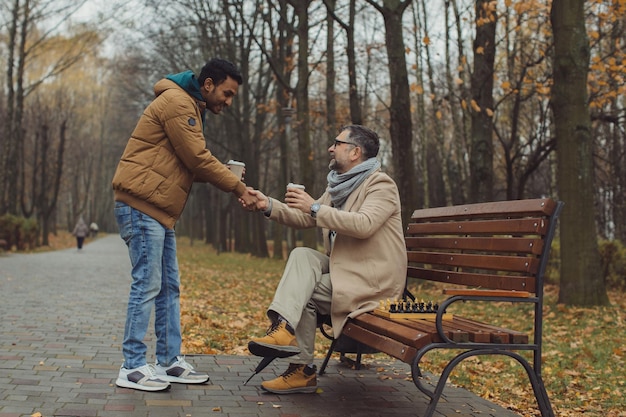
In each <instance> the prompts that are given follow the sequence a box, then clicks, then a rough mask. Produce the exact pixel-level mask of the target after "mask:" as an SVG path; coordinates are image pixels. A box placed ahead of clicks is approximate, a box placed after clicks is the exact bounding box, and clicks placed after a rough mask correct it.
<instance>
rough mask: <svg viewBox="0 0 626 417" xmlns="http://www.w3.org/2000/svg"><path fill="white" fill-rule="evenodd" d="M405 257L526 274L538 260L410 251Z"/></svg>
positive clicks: (453, 265)
mask: <svg viewBox="0 0 626 417" xmlns="http://www.w3.org/2000/svg"><path fill="white" fill-rule="evenodd" d="M407 257H408V261H409V262H417V263H423V264H431V265H445V266H447V267H459V268H480V269H488V270H493V271H509V272H523V273H526V274H534V273H536V272H537V270H538V268H539V260H538V259H537V258H530V257H528V256H504V255H486V254H465V253H442V252H415V251H410V252H407Z"/></svg>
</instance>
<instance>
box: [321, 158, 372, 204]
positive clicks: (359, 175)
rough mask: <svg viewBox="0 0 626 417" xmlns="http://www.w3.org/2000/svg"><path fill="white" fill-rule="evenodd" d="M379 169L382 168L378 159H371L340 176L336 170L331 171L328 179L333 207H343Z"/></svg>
mask: <svg viewBox="0 0 626 417" xmlns="http://www.w3.org/2000/svg"><path fill="white" fill-rule="evenodd" d="M378 168H380V162H378V159H376V158H369V159H368V160H367V161H363V162H361V163H360V164H359V165H357V166H355V167H354V168H352V169H351V170H350V171H348V172H344V173H343V174H338V173H337V171H334V170H333V171H330V172H329V173H328V176H327V178H326V179H327V180H328V194H330V199H331V201H332V202H333V205H334V206H335V207H342V206H343V205H344V203H345V202H346V200H347V199H348V197H349V196H350V194H352V191H354V190H355V189H356V188H357V187H358V186H359V185H361V183H362V182H363V181H365V178H367V177H369V176H370V174H371V173H372V172H374V171H376V170H377V169H378Z"/></svg>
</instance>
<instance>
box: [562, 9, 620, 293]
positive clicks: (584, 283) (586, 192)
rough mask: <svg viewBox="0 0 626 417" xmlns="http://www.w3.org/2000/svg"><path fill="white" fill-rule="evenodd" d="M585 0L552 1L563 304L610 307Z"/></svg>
mask: <svg viewBox="0 0 626 417" xmlns="http://www.w3.org/2000/svg"><path fill="white" fill-rule="evenodd" d="M584 3H585V1H584V0H554V1H553V2H552V10H551V15H550V18H551V22H552V29H553V34H554V65H553V66H554V86H553V89H552V103H551V104H552V111H553V113H554V123H555V131H556V138H557V149H558V151H557V167H558V172H557V183H558V187H559V194H560V198H561V200H563V201H564V202H565V204H566V206H565V210H563V214H562V216H561V223H560V241H561V288H560V291H559V302H561V303H565V304H568V305H572V304H574V305H606V304H608V296H607V293H606V288H605V284H604V277H602V276H601V275H600V271H601V268H600V256H599V252H598V241H597V234H596V224H595V220H594V206H593V195H594V189H593V179H594V178H593V177H594V175H593V153H592V148H593V146H592V145H593V138H592V137H591V120H590V116H589V107H588V104H587V98H588V97H587V73H588V70H589V42H588V39H587V33H586V30H585V14H584Z"/></svg>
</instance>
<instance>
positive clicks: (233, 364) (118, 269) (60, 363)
mask: <svg viewBox="0 0 626 417" xmlns="http://www.w3.org/2000/svg"><path fill="white" fill-rule="evenodd" d="M129 268H130V267H129V261H128V255H127V252H126V247H125V245H124V244H123V242H122V241H121V239H120V238H119V237H118V236H117V235H109V236H106V237H103V238H101V239H98V240H96V241H95V242H92V243H90V244H89V245H87V246H86V247H85V248H84V249H83V251H82V252H80V253H79V252H78V251H77V250H76V249H69V250H63V251H57V252H47V253H40V254H0V317H1V320H0V417H21V416H31V415H33V416H38V415H39V414H37V413H40V415H41V416H43V417H53V416H81V417H82V416H85V417H89V416H96V417H103V416H122V417H124V416H129V417H131V416H132V417H139V416H147V417H161V416H163V417H166V416H167V417H195V416H216V417H217V416H237V417H245V416H264V417H265V416H268V417H269V416H277V417H279V416H280V417H318V416H329V417H335V416H337V417H339V416H341V417H346V416H352V417H376V416H379V417H383V416H390V417H391V416H393V417H397V416H420V415H423V412H424V411H425V409H426V406H427V398H426V396H425V395H423V394H422V393H420V392H419V391H418V390H417V389H416V388H415V386H414V385H413V383H412V382H410V381H407V380H405V377H406V376H407V373H408V372H409V369H408V367H407V366H406V365H405V364H403V363H401V362H394V361H391V360H390V361H389V362H384V363H381V364H380V366H383V367H385V369H386V371H387V372H386V374H388V375H391V376H392V377H391V378H389V379H380V378H379V377H380V373H379V372H376V371H374V370H363V371H353V370H350V369H349V368H347V367H345V366H343V365H341V364H340V363H339V362H338V361H337V360H336V359H335V360H333V361H331V363H330V365H329V367H328V369H327V374H326V375H324V376H322V377H320V378H319V379H318V386H319V387H320V390H318V391H321V392H318V393H317V394H297V395H284V396H279V395H273V394H264V393H263V392H262V390H261V389H260V388H259V383H260V381H262V380H264V379H271V378H273V377H274V375H276V374H280V373H281V372H282V370H283V369H282V368H283V367H281V366H275V365H273V364H272V365H270V366H269V367H267V368H266V369H265V370H264V371H263V372H261V373H260V374H259V375H257V376H255V377H254V378H253V379H252V380H251V381H250V382H249V383H248V385H245V386H244V385H243V382H244V381H245V380H246V379H247V378H248V377H249V376H250V375H251V374H252V370H253V369H254V367H255V366H256V364H257V362H258V360H257V358H256V357H250V356H224V355H218V356H212V355H199V356H188V357H187V360H188V361H189V362H191V363H193V364H194V365H195V366H196V368H198V369H200V370H204V371H208V372H209V374H210V376H211V383H210V384H207V385H200V386H194V385H178V384H174V385H173V386H172V389H171V390H170V391H168V392H162V393H146V392H140V391H134V390H129V389H121V388H118V387H116V386H115V385H114V381H115V378H116V377H117V371H118V369H119V366H120V365H121V363H122V355H121V350H120V340H121V337H122V333H123V322H124V314H125V309H126V301H127V296H128V285H129ZM152 337H153V336H152ZM150 345H154V343H150ZM153 348H154V347H153V346H152V349H153ZM148 354H149V356H150V358H149V360H152V361H153V360H154V352H153V350H149V351H148ZM376 366H378V365H376ZM394 375H395V376H394ZM437 412H438V413H440V414H436V415H438V416H439V417H441V416H447V417H451V416H455V417H459V416H481V417H484V416H497V417H516V416H517V417H519V416H518V415H517V414H514V413H512V412H510V411H508V410H505V409H503V408H501V407H498V406H496V405H494V404H493V403H490V402H488V401H486V400H484V399H482V398H480V397H477V396H475V395H473V394H471V393H469V392H468V391H466V390H463V389H458V388H454V387H449V388H447V390H446V392H445V398H442V399H441V401H440V404H439V406H438V411H437Z"/></svg>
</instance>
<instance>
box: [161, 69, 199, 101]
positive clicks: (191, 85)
mask: <svg viewBox="0 0 626 417" xmlns="http://www.w3.org/2000/svg"><path fill="white" fill-rule="evenodd" d="M165 78H166V79H168V80H171V81H174V82H175V83H176V84H178V85H179V86H180V88H182V89H183V90H185V91H186V92H187V93H188V94H189V95H191V96H192V97H193V98H195V99H197V100H200V101H204V98H203V97H202V94H200V83H199V82H198V79H197V78H196V76H195V75H194V73H193V71H191V70H187V71H185V72H179V73H178V74H168V75H167V76H166V77H165Z"/></svg>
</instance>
